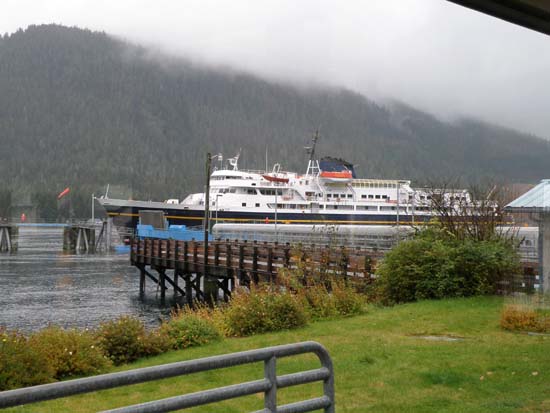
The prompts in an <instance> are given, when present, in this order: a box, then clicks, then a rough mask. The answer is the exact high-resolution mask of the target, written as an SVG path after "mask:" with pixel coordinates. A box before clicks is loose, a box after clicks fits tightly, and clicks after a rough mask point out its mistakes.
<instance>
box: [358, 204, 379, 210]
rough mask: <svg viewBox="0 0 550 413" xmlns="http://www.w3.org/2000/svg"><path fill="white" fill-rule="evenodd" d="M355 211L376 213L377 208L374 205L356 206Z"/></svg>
mask: <svg viewBox="0 0 550 413" xmlns="http://www.w3.org/2000/svg"><path fill="white" fill-rule="evenodd" d="M357 209H358V210H363V211H378V207H377V206H374V205H358V206H357Z"/></svg>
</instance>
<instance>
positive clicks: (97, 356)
mask: <svg viewBox="0 0 550 413" xmlns="http://www.w3.org/2000/svg"><path fill="white" fill-rule="evenodd" d="M28 344H29V346H30V347H31V349H32V350H34V351H35V352H36V353H37V354H39V355H40V356H41V357H43V358H44V359H46V360H47V361H48V362H49V363H50V365H51V366H52V368H53V370H54V377H55V378H56V379H61V378H65V377H71V376H85V375H91V374H98V373H101V372H103V371H105V370H106V369H107V368H108V367H109V366H110V365H111V362H110V360H109V359H108V358H107V357H106V356H105V355H104V353H103V351H102V350H101V348H100V347H99V346H98V345H97V342H96V338H95V337H94V335H93V334H92V333H90V332H89V331H87V330H64V329H62V328H60V327H55V326H51V327H48V328H45V329H43V330H41V331H39V332H37V333H34V334H32V335H31V336H30V338H29V343H28Z"/></svg>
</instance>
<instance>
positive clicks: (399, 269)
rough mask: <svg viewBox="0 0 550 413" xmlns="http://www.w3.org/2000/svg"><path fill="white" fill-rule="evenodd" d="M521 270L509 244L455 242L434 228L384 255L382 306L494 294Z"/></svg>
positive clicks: (380, 283)
mask: <svg viewBox="0 0 550 413" xmlns="http://www.w3.org/2000/svg"><path fill="white" fill-rule="evenodd" d="M518 269H519V261H518V258H517V254H516V252H515V250H514V248H513V246H512V244H511V242H509V241H507V240H502V239H492V240H485V241H477V240H473V239H464V240H457V239H455V238H453V237H452V236H450V235H449V234H447V233H445V232H444V231H442V230H441V229H439V228H437V227H436V228H430V229H426V230H423V231H421V232H420V233H419V234H417V235H416V237H415V238H414V239H411V240H408V241H404V242H401V243H400V244H399V245H397V246H396V247H395V248H394V249H392V250H391V251H390V252H388V253H387V254H386V256H385V257H384V261H383V262H382V264H381V265H380V266H379V268H378V271H377V277H378V279H377V281H376V290H377V296H378V298H379V299H380V300H381V302H382V303H383V304H395V303H401V302H407V301H414V300H417V299H426V298H444V297H464V296H472V295H481V294H490V293H495V292H497V291H498V288H499V286H498V282H499V281H506V280H512V279H513V278H514V277H515V275H516V274H517V273H518Z"/></svg>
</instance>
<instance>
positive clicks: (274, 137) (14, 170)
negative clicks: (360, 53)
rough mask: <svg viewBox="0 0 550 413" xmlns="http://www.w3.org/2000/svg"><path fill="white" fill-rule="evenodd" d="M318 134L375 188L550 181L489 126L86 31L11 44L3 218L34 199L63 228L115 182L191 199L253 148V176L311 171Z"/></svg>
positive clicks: (541, 165) (248, 162)
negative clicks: (68, 202)
mask: <svg viewBox="0 0 550 413" xmlns="http://www.w3.org/2000/svg"><path fill="white" fill-rule="evenodd" d="M317 128H319V129H320V132H321V135H322V138H321V140H320V141H319V145H318V152H319V154H320V155H332V156H339V157H343V158H346V159H347V160H349V161H350V162H352V163H354V164H356V165H357V167H356V169H357V171H358V175H359V176H363V177H367V176H368V177H385V178H406V179H414V180H417V181H420V182H419V183H422V181H426V180H433V179H436V178H441V177H453V178H456V177H463V178H464V180H465V181H471V180H479V178H480V177H483V179H495V180H498V181H508V182H530V181H538V180H539V179H541V178H544V177H548V176H547V175H548V172H549V168H548V159H549V157H550V144H549V142H548V141H546V140H543V139H539V138H536V137H534V136H531V135H526V134H522V133H519V132H516V131H513V130H509V129H503V128H500V127H496V126H492V125H488V124H485V123H482V122H478V121H474V120H462V121H457V122H453V123H450V122H444V121H441V120H438V119H436V118H435V117H433V116H431V115H429V114H426V113H423V112H421V111H418V110H415V109H414V108H411V107H408V106H406V105H403V104H399V103H393V104H386V105H381V104H378V103H375V102H373V101H371V100H369V99H368V98H366V97H364V96H361V95H359V94H357V93H353V92H350V91H347V90H336V89H329V88H326V89H321V88H318V89H312V88H297V87H294V86H291V85H286V84H278V83H274V82H268V81H265V80H262V79H260V78H258V77H254V76H252V75H249V74H244V73H239V72H235V71H228V70H221V69H214V68H208V67H204V66H199V65H195V64H193V63H191V62H189V61H186V60H183V59H179V58H174V57H169V56H165V55H162V54H160V53H155V52H151V51H150V50H147V49H145V48H141V47H138V46H134V45H130V44H127V43H125V42H122V41H120V40H117V39H115V38H112V37H110V36H108V35H107V34H104V33H98V32H91V31H88V30H81V29H78V28H67V27H62V26H56V25H45V26H31V27H29V28H28V29H26V30H24V31H23V30H20V31H18V32H16V33H13V34H11V35H5V36H3V37H0V145H1V148H2V149H1V151H0V176H1V177H2V181H1V183H0V215H2V214H3V213H4V214H5V213H6V209H7V205H8V204H9V202H10V199H11V200H12V202H23V201H18V200H22V199H23V200H24V199H26V198H25V194H27V195H28V196H27V199H28V200H30V202H33V203H35V204H36V203H38V204H39V206H40V208H41V213H42V215H45V216H48V217H52V216H53V215H55V211H54V210H55V208H56V204H55V199H56V195H57V193H58V192H60V191H61V190H62V189H63V188H65V187H66V186H70V187H71V194H72V195H71V196H72V201H73V205H74V208H75V209H76V213H77V214H78V215H83V214H85V213H87V211H85V208H87V207H88V204H89V202H88V199H89V196H90V194H91V193H92V192H95V193H96V194H97V193H100V192H101V191H103V190H104V188H105V186H106V185H107V184H108V183H109V184H111V185H112V186H113V188H116V189H117V191H115V192H111V195H112V196H116V195H119V196H126V197H127V196H132V197H133V198H135V199H164V198H168V197H179V198H182V197H183V196H184V195H185V194H187V193H188V192H191V191H197V190H200V189H201V187H202V184H203V181H204V159H205V155H206V152H207V151H211V152H212V153H219V152H221V153H223V154H224V155H225V156H227V157H229V156H234V155H235V154H236V153H237V151H238V150H239V148H242V153H241V162H240V166H241V167H248V168H264V167H265V153H266V148H267V150H268V154H269V161H270V163H271V164H272V163H274V162H280V163H281V164H282V165H283V167H285V168H287V169H295V168H298V169H305V159H306V156H305V153H304V151H303V146H304V145H306V144H308V141H309V139H310V136H311V134H312V133H313V131H314V130H315V129H317ZM117 192H118V193H117Z"/></svg>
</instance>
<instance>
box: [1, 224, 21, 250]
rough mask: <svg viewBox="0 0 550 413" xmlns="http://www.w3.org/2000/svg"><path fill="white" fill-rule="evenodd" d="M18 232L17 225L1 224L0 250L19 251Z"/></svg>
mask: <svg viewBox="0 0 550 413" xmlns="http://www.w3.org/2000/svg"><path fill="white" fill-rule="evenodd" d="M18 233H19V230H18V228H17V226H15V225H10V224H0V252H14V251H17V237H18Z"/></svg>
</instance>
